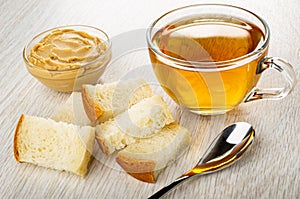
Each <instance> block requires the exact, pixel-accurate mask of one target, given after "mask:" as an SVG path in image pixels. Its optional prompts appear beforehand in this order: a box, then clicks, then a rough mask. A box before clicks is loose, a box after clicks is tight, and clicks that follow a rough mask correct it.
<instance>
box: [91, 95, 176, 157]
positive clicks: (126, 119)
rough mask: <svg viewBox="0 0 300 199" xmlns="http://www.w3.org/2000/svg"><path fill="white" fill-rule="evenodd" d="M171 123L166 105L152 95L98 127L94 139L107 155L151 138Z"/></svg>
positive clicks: (171, 118) (156, 96)
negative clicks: (139, 139) (141, 139)
mask: <svg viewBox="0 0 300 199" xmlns="http://www.w3.org/2000/svg"><path fill="white" fill-rule="evenodd" d="M172 122H174V119H173V117H172V115H171V113H170V110H169V107H168V106H167V104H166V103H165V102H164V100H163V99H162V97H161V96H159V95H153V96H152V97H150V98H146V99H143V100H142V101H140V102H139V103H137V104H135V105H133V106H132V107H131V108H130V109H128V110H127V111H126V112H123V113H121V114H120V115H117V116H116V117H115V118H114V119H111V120H109V121H107V122H104V123H102V124H100V125H98V126H97V127H96V139H97V141H98V144H99V146H100V148H101V149H102V151H103V152H104V153H105V154H107V155H109V154H111V153H113V152H114V151H115V150H119V149H122V148H124V147H126V146H127V145H129V144H132V143H134V142H136V139H138V138H145V137H149V136H153V135H154V134H156V133H158V132H159V131H160V130H161V129H162V128H163V127H164V126H165V125H167V124H170V123H172Z"/></svg>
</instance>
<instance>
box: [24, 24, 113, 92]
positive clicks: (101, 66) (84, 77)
mask: <svg viewBox="0 0 300 199" xmlns="http://www.w3.org/2000/svg"><path fill="white" fill-rule="evenodd" d="M64 29H73V30H76V31H80V32H85V33H88V34H89V35H91V36H93V37H98V38H99V39H100V40H101V41H102V42H103V43H104V45H105V46H106V48H105V49H104V50H103V52H102V53H101V54H100V55H99V56H98V57H96V58H95V59H93V60H91V61H87V62H86V63H84V64H82V65H81V66H78V67H75V68H68V69H59V68H57V69H53V70H52V69H51V70H50V69H45V68H42V67H40V66H37V65H36V64H34V63H32V62H31V61H30V60H29V59H28V56H29V55H30V51H31V49H32V48H33V47H34V46H35V45H36V44H37V43H39V42H40V41H41V40H42V39H43V38H44V37H45V36H47V35H49V34H50V33H52V32H53V31H54V30H64ZM23 60H24V62H25V65H26V68H27V70H28V72H29V73H30V74H31V75H32V76H33V77H35V78H36V79H37V80H39V81H40V82H41V83H42V84H44V85H45V86H47V87H49V88H51V89H53V90H56V91H62V92H71V91H78V90H81V86H82V84H95V83H97V82H98V80H99V78H100V77H101V75H102V74H103V73H104V71H105V68H106V66H107V65H108V63H109V61H110V60H111V41H110V39H109V37H108V35H107V34H106V33H105V32H104V31H102V30H100V29H98V28H95V27H92V26H86V25H69V26H60V27H56V28H52V29H50V30H46V31H44V32H42V33H40V34H38V35H36V36H35V37H33V39H32V40H31V41H30V42H29V43H28V44H26V46H25V47H24V50H23Z"/></svg>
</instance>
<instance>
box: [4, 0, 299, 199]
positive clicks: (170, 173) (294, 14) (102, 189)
mask: <svg viewBox="0 0 300 199" xmlns="http://www.w3.org/2000/svg"><path fill="white" fill-rule="evenodd" d="M84 2H85V3H84ZM198 2H199V1H196V0H194V1H193V0H189V1H184V2H174V1H171V0H167V1H163V2H162V1H159V0H152V1H144V2H142V1H134V0H129V1H118V2H117V1H103V0H102V1H96V0H94V1H92V0H89V1H59V0H52V1H43V0H42V1H40V0H33V1H26V2H25V1H17V0H11V1H4V0H2V1H1V4H0V44H1V52H0V60H1V67H0V74H1V80H0V93H1V95H0V126H1V127H0V128H1V130H0V134H1V139H0V146H1V148H0V165H1V167H0V171H1V172H0V198H146V197H147V196H150V195H151V194H152V193H154V192H155V191H156V190H158V189H159V188H160V187H162V186H163V185H165V184H167V183H169V182H171V181H172V180H173V179H174V178H176V177H177V176H179V175H180V174H182V173H183V172H184V171H186V170H188V169H190V168H191V167H192V166H193V165H194V164H195V163H196V162H197V160H198V159H199V157H200V156H201V155H202V154H203V152H204V151H205V149H206V147H207V146H208V145H209V143H210V141H211V140H212V139H213V138H214V136H215V135H216V134H217V133H218V132H220V130H221V129H222V128H223V127H224V126H226V125H228V124H230V123H232V122H236V121H247V122H249V123H251V124H252V125H253V126H254V128H255V130H256V140H255V142H254V145H253V146H252V148H251V150H250V151H249V152H248V153H246V154H245V156H244V157H243V159H242V160H240V161H239V162H237V163H236V164H235V165H233V166H231V167H230V168H228V169H226V170H223V171H221V172H218V173H214V174H212V175H206V176H203V177H200V178H195V179H193V180H190V181H189V182H187V183H185V184H183V185H182V186H180V187H178V188H177V189H176V190H175V191H173V192H171V193H170V194H169V195H168V197H169V198H222V199H223V198H299V197H300V158H299V152H300V147H299V145H300V135H299V133H300V122H299V118H300V97H299V93H300V86H299V85H297V86H296V88H295V89H294V91H293V92H292V93H291V94H290V95H289V96H288V97H287V98H285V99H283V100H281V101H258V102H253V103H247V104H241V105H240V106H239V107H238V108H236V109H234V110H233V111H230V112H228V113H227V114H224V115H220V116H214V117H202V116H197V115H194V114H191V113H189V112H187V111H184V110H181V109H180V108H179V107H177V106H176V105H174V104H172V102H171V101H170V100H168V99H166V100H167V101H168V103H169V104H170V106H171V109H172V113H173V115H174V117H175V118H176V120H177V121H178V122H179V123H180V124H181V125H183V126H185V127H186V128H188V129H189V130H190V131H191V132H192V138H193V140H192V143H191V147H190V149H189V150H188V151H187V152H186V153H185V154H184V155H183V156H181V157H180V158H179V159H177V160H176V161H175V162H173V163H172V164H171V165H170V166H169V167H167V168H166V169H165V170H164V171H163V172H162V173H161V175H160V176H159V178H158V181H157V183H156V184H147V183H143V182H140V181H137V180H136V179H134V178H132V177H131V176H129V175H127V174H126V173H125V172H123V171H122V170H121V169H120V168H119V167H117V166H116V165H114V164H113V163H107V162H106V160H105V159H104V160H103V159H101V158H96V159H95V160H94V161H93V162H92V164H91V166H90V171H89V174H88V175H87V177H86V178H85V179H81V178H80V177H77V176H75V175H72V174H69V173H66V172H64V173H62V172H57V171H53V170H49V169H45V168H40V167H36V166H34V165H30V164H25V163H24V164H19V163H17V162H16V161H15V159H14V157H13V148H12V147H13V146H12V145H13V134H14V129H15V126H16V122H17V120H18V118H19V116H20V114H21V113H25V114H28V115H37V116H42V117H50V116H51V115H52V114H53V112H54V110H55V109H57V108H58V107H59V106H60V105H61V104H62V103H63V102H64V101H65V100H66V99H67V98H68V96H69V95H70V94H66V93H59V92H55V91H52V90H50V89H48V88H46V87H45V86H43V85H42V84H40V83H39V82H38V81H37V80H36V79H34V78H33V77H32V76H31V75H29V73H28V72H27V71H26V68H25V66H24V63H23V60H22V49H23V47H24V45H25V43H26V42H28V41H29V40H30V39H31V38H32V37H33V36H34V35H35V34H37V33H39V32H41V31H43V30H46V29H49V28H52V27H56V26H59V25H67V24H87V25H92V26H95V27H99V28H101V29H103V30H105V31H106V32H107V33H108V34H109V35H110V37H111V38H112V39H113V42H114V44H113V45H114V53H115V55H120V57H119V58H116V57H115V58H116V60H115V61H114V62H113V63H112V65H114V66H115V67H120V68H121V67H127V66H132V64H135V66H141V69H145V68H143V67H144V66H145V64H146V66H147V65H148V67H149V68H150V62H149V58H148V54H147V51H146V50H145V37H144V36H142V37H141V35H142V33H143V31H145V28H147V27H148V25H149V24H150V23H151V22H152V21H153V20H154V19H156V18H157V17H159V16H160V15H162V14H163V13H165V12H166V11H169V10H171V9H173V8H176V7H180V6H183V5H188V4H194V3H198ZM217 2H220V3H221V2H224V3H229V4H234V5H238V6H241V7H244V8H247V9H249V10H251V11H253V12H255V13H257V14H258V15H260V16H262V17H263V18H265V20H266V21H267V22H268V24H269V26H270V28H271V35H272V36H271V45H270V51H269V52H270V53H269V55H272V56H280V57H283V58H285V59H287V60H289V61H290V62H291V63H292V64H293V66H294V68H295V70H296V73H297V76H299V72H300V68H299V65H300V22H299V19H300V12H299V10H300V3H299V1H298V0H291V1H284V0H273V1H271V0H261V1H255V2H254V1H238V0H236V1H228V0H226V1H225V0H219V1H217ZM135 34H136V35H137V36H136V37H135V36H134V35H135ZM128 35H129V37H130V39H133V40H132V41H134V42H130V40H129V42H127V43H126V41H124V38H125V37H126V36H128ZM134 39H136V40H134ZM120 41H122V42H123V43H122V45H120V44H121V43H118V42H120ZM124 42H125V44H126V45H128V46H126V45H123V44H124ZM132 44H138V46H134V45H133V46H130V45H132ZM140 45H141V46H140ZM130 49H133V50H134V52H131V53H128V54H130V59H127V58H126V56H127V55H128V54H126V56H125V58H124V56H122V52H126V51H128V50H130ZM132 57H134V58H132ZM128 60H129V61H128ZM146 66H145V67H146ZM149 68H147V67H146V70H148V69H149ZM122 70H123V69H122ZM115 72H116V73H118V72H121V70H120V69H118V68H116V71H115ZM145 74H147V73H145ZM116 77H117V76H114V75H112V76H106V80H107V81H111V80H113V79H114V78H116ZM264 77H265V80H264V81H263V82H261V83H260V85H261V86H268V85H276V84H278V83H279V82H280V80H278V79H279V78H278V76H276V75H275V76H274V75H273V74H271V73H266V74H265V75H264ZM153 85H154V84H153ZM157 92H160V91H159V88H158V90H157Z"/></svg>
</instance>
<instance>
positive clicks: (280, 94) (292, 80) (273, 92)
mask: <svg viewBox="0 0 300 199" xmlns="http://www.w3.org/2000/svg"><path fill="white" fill-rule="evenodd" d="M266 69H273V70H275V71H277V72H280V73H281V74H282V76H283V77H284V79H285V80H286V82H287V84H286V85H285V86H284V87H282V88H266V89H261V88H253V89H252V91H251V92H250V93H249V94H248V95H247V97H246V98H245V100H244V102H250V101H254V100H260V99H272V100H277V99H282V98H284V97H286V96H287V95H288V94H289V93H290V92H291V91H292V90H293V88H294V87H295V85H296V84H297V78H296V74H295V71H294V69H293V67H292V65H291V64H289V63H288V62H287V61H285V60H283V59H281V58H277V57H265V58H263V59H262V60H261V61H260V62H259V65H258V68H257V71H256V74H260V73H262V72H263V71H264V70H266Z"/></svg>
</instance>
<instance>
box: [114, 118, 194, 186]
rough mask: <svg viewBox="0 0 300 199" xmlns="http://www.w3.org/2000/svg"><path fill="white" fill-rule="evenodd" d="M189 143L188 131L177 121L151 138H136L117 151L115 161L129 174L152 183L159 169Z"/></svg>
mask: <svg viewBox="0 0 300 199" xmlns="http://www.w3.org/2000/svg"><path fill="white" fill-rule="evenodd" d="M189 143H190V133H189V131H188V130H187V129H185V128H184V127H182V126H180V125H178V124H177V123H172V124H170V125H167V126H165V127H164V128H163V129H162V130H161V131H160V132H159V133H158V134H156V135H155V136H153V137H151V138H146V139H138V140H136V142H135V143H134V144H131V145H129V146H127V147H126V148H125V149H123V150H121V151H120V152H118V154H117V157H116V161H117V163H118V164H119V165H120V166H121V167H122V168H123V169H124V170H125V171H126V172H127V173H129V174H130V175H131V176H133V177H135V178H136V179H138V180H141V181H144V182H150V183H154V182H156V179H157V176H158V174H159V173H160V171H161V170H162V169H163V168H164V167H166V166H167V164H168V163H169V162H170V161H171V160H174V159H175V158H176V157H178V156H179V154H180V153H182V152H183V151H184V150H185V149H186V147H188V145H189Z"/></svg>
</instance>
